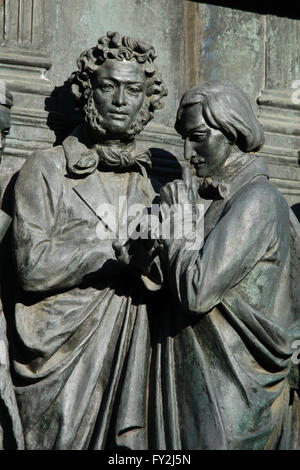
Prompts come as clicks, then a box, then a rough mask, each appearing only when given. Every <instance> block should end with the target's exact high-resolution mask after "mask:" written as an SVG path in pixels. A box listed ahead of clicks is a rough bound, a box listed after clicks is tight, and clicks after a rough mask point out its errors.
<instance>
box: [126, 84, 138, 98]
mask: <svg viewBox="0 0 300 470" xmlns="http://www.w3.org/2000/svg"><path fill="white" fill-rule="evenodd" d="M126 90H127V92H128V93H129V94H130V95H134V96H136V95H138V94H139V93H140V92H141V91H142V90H141V89H140V88H137V87H132V86H131V87H127V88H126Z"/></svg>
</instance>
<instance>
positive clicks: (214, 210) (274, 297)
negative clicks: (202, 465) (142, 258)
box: [151, 155, 300, 450]
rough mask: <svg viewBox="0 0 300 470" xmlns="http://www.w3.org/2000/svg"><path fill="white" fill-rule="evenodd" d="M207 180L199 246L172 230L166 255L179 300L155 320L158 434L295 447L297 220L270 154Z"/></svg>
mask: <svg viewBox="0 0 300 470" xmlns="http://www.w3.org/2000/svg"><path fill="white" fill-rule="evenodd" d="M211 184H214V185H215V189H217V190H218V197H216V199H215V200H214V201H213V202H212V204H211V205H210V207H209V209H208V210H207V212H206V213H205V216H204V231H205V233H204V235H205V238H204V244H203V247H202V249H201V250H195V249H190V247H191V243H193V242H194V239H193V237H187V239H186V240H176V239H174V240H171V241H170V242H169V243H167V251H166V252H165V256H164V258H165V264H166V266H167V267H168V282H169V284H170V287H171V289H172V292H173V298H174V300H173V305H172V306H170V307H169V310H168V314H166V315H164V316H160V317H159V319H158V324H157V325H156V328H154V331H155V332H156V348H154V351H153V355H152V371H153V377H154V379H153V384H154V390H155V391H153V395H152V397H153V399H152V400H151V410H152V412H151V416H152V418H153V421H152V428H153V434H152V438H153V442H152V444H151V445H152V448H154V449H155V448H159V449H185V450H186V449H240V450H242V449H274V448H276V449H290V448H298V446H299V438H300V436H299V422H298V420H299V400H298V397H297V394H295V393H293V392H292V389H291V387H290V384H289V377H290V374H291V368H292V366H293V364H292V362H291V357H292V353H293V349H292V346H293V341H294V340H295V339H299V319H300V305H299V298H300V297H299V277H300V269H299V267H300V256H299V255H300V243H299V242H300V238H299V233H300V231H299V227H297V222H296V221H295V220H294V218H293V217H292V222H293V223H292V224H291V225H290V213H289V207H288V205H287V203H286V201H285V199H284V197H283V196H282V195H281V194H280V193H279V191H278V190H277V189H276V188H275V187H274V186H273V185H272V184H271V183H270V182H269V180H268V171H267V168H266V165H265V163H264V161H263V159H262V158H257V159H255V158H254V157H253V156H251V155H240V156H239V157H237V160H236V162H235V163H234V165H233V166H232V168H231V169H230V170H229V171H228V172H227V174H225V175H224V176H223V177H222V178H221V179H220V180H219V181H218V182H216V181H213V182H211ZM199 202H200V201H199ZM297 231H298V232H297ZM291 260H292V262H291ZM179 305H180V306H181V308H179ZM153 343H154V341H153Z"/></svg>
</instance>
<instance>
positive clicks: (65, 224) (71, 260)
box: [13, 154, 113, 291]
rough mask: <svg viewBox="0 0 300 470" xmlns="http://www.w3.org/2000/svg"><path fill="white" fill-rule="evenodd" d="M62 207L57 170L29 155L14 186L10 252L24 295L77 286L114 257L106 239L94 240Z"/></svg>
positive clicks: (38, 157) (54, 163) (93, 235)
mask: <svg viewBox="0 0 300 470" xmlns="http://www.w3.org/2000/svg"><path fill="white" fill-rule="evenodd" d="M47 165H48V167H47ZM74 197H76V196H75V194H74ZM64 207H65V206H64V204H63V173H62V171H61V168H59V167H58V165H57V164H56V162H55V161H53V162H50V163H49V161H45V160H44V157H41V156H39V155H38V154H36V155H33V156H32V157H30V158H29V159H28V160H27V161H26V162H25V164H24V166H23V168H22V170H21V172H20V174H19V177H18V180H17V182H16V186H15V211H14V223H13V250H14V251H13V253H14V257H15V263H16V267H17V272H18V275H19V279H20V282H21V286H22V288H23V289H24V290H26V291H49V290H52V289H64V288H68V287H72V286H75V285H78V284H79V283H80V282H81V281H82V279H83V277H84V276H85V275H86V274H89V273H92V272H96V271H97V270H98V269H100V268H101V267H102V266H103V263H104V262H105V261H106V260H107V258H108V254H109V253H111V256H113V250H112V248H111V240H104V241H102V240H99V239H98V238H97V235H96V230H95V231H93V230H91V227H89V226H88V224H87V223H86V222H83V221H82V219H81V218H80V214H79V215H78V218H77V219H75V218H73V219H71V218H70V216H68V214H66V213H65V208H64Z"/></svg>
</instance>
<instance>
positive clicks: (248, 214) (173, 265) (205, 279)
mask: <svg viewBox="0 0 300 470" xmlns="http://www.w3.org/2000/svg"><path fill="white" fill-rule="evenodd" d="M249 186H250V188H248V189H247V190H246V191H243V192H242V194H240V195H239V196H238V197H237V198H236V199H235V201H233V202H232V204H231V205H230V207H228V209H227V210H226V211H225V213H224V214H223V216H222V217H221V219H220V220H219V221H218V223H217V224H216V225H215V227H214V228H213V229H212V231H211V232H210V234H209V235H208V236H207V238H206V239H205V240H204V244H203V246H202V248H201V250H199V249H198V250H195V249H193V241H194V238H195V233H194V234H192V235H190V236H189V237H187V238H186V239H183V240H171V242H170V243H169V244H167V246H166V247H165V253H164V259H165V263H166V265H167V267H168V279H169V283H170V287H171V289H172V290H173V291H174V292H175V295H176V297H177V298H178V299H179V301H180V303H181V304H182V306H183V307H184V308H185V309H186V310H187V311H188V312H189V313H192V314H199V313H205V312H208V311H209V310H211V309H212V308H213V307H214V306H215V305H217V304H218V303H220V302H221V301H222V299H223V297H224V296H225V295H226V293H227V292H228V291H229V290H230V289H231V288H232V287H233V286H235V285H236V284H237V283H238V282H239V281H240V280H241V279H243V278H244V277H245V276H246V275H247V274H248V273H249V272H250V270H251V269H252V268H253V266H255V264H256V263H257V262H258V261H259V260H261V259H262V258H263V256H264V255H265V254H266V252H267V251H268V249H270V247H271V246H272V244H274V243H275V241H276V237H277V231H278V227H277V222H278V219H279V216H278V214H277V211H278V202H277V196H276V193H275V192H274V190H273V188H272V189H271V190H270V189H269V188H270V187H271V186H270V185H268V184H264V185H262V184H260V185H258V184H255V183H252V184H250V185H249ZM268 186H269V188H268ZM204 223H205V221H204Z"/></svg>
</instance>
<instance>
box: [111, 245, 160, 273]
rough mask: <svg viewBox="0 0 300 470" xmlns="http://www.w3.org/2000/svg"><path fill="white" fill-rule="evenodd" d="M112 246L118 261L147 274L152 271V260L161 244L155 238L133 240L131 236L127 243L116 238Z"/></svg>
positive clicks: (137, 271) (136, 271)
mask: <svg viewBox="0 0 300 470" xmlns="http://www.w3.org/2000/svg"><path fill="white" fill-rule="evenodd" d="M112 246H113V249H114V250H115V254H116V258H117V260H118V261H120V262H121V263H123V264H126V265H127V266H128V267H130V268H131V269H132V270H133V271H135V273H137V274H143V275H147V274H149V273H150V270H151V265H152V262H153V260H154V258H155V257H156V256H157V254H158V253H159V250H160V247H161V244H160V242H159V241H158V240H155V239H147V240H143V239H141V238H138V239H137V240H133V239H131V238H129V240H127V242H126V243H125V245H122V243H120V242H119V241H118V240H115V241H114V242H113V245H112Z"/></svg>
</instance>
